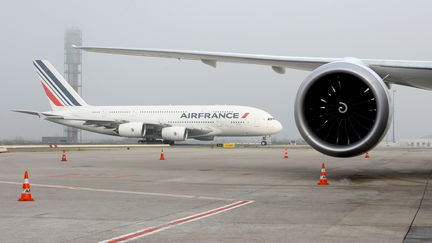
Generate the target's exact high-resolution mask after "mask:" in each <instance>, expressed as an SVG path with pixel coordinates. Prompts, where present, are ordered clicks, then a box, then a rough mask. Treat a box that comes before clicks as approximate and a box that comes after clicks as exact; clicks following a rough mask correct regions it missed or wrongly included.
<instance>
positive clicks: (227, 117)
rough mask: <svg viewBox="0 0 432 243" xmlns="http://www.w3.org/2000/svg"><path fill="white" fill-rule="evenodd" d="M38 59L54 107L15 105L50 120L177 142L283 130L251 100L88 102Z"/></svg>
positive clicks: (148, 140) (147, 139)
mask: <svg viewBox="0 0 432 243" xmlns="http://www.w3.org/2000/svg"><path fill="white" fill-rule="evenodd" d="M33 64H34V66H35V68H36V72H37V74H38V76H39V78H40V82H41V84H42V87H43V90H44V91H45V94H46V96H47V98H48V101H49V103H50V105H51V108H52V110H51V111H46V112H38V111H28V110H13V111H15V112H20V113H25V114H30V115H35V116H38V117H39V118H42V119H45V120H47V121H50V122H54V123H58V124H61V125H64V126H69V127H74V128H79V129H82V130H87V131H90V132H95V133H101V134H107V135H113V136H120V137H128V138H138V139H140V140H138V142H139V143H154V142H156V141H159V140H162V141H163V142H164V143H169V144H174V142H176V141H185V140H186V139H189V138H193V139H196V140H202V141H212V140H213V139H214V137H234V136H235V137H241V136H262V137H263V140H262V141H261V145H267V138H268V137H269V136H270V135H273V134H276V133H278V132H280V131H281V130H282V125H281V123H280V122H279V121H277V120H276V119H275V118H274V117H273V116H272V115H270V114H269V113H267V112H265V111H263V110H260V109H257V108H254V107H248V106H235V105H201V106H199V105H184V106H174V105H173V106H171V105H169V106H92V105H89V104H87V103H86V102H85V101H84V100H83V99H82V98H81V97H80V96H79V94H78V93H77V92H76V91H75V90H74V89H73V88H72V87H71V86H70V85H69V83H68V82H67V81H66V80H65V79H64V77H63V76H62V75H61V74H60V73H59V72H58V71H57V70H56V69H55V68H54V66H53V65H52V64H51V63H50V62H48V61H46V60H35V61H33Z"/></svg>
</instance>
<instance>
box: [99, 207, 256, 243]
mask: <svg viewBox="0 0 432 243" xmlns="http://www.w3.org/2000/svg"><path fill="white" fill-rule="evenodd" d="M252 202H253V201H238V202H235V203H231V204H228V205H225V206H223V207H219V208H215V209H212V210H210V211H206V212H202V213H198V214H195V215H192V216H188V217H185V218H181V219H176V220H173V221H171V222H168V223H166V224H162V225H158V226H154V227H150V228H145V229H142V230H139V231H136V232H132V233H130V234H126V235H121V236H119V237H115V238H112V239H109V240H104V241H101V242H103V243H118V242H126V241H130V240H136V239H138V238H141V237H144V236H148V235H151V234H153V233H156V232H159V231H163V230H166V229H169V228H172V227H174V226H178V225H181V224H186V223H190V222H193V221H196V220H200V219H203V218H206V217H210V216H213V215H216V214H219V213H222V212H226V211H228V210H231V209H234V208H237V207H241V206H244V205H247V204H249V203H252Z"/></svg>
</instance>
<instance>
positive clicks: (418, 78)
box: [76, 46, 432, 89]
mask: <svg viewBox="0 0 432 243" xmlns="http://www.w3.org/2000/svg"><path fill="white" fill-rule="evenodd" d="M76 48H79V49H81V50H84V51H90V52H99V53H109V54H120V55H132V56H149V57H164V58H175V59H179V60H180V59H185V60H198V61H201V62H203V63H204V64H207V65H210V66H212V67H216V64H217V62H229V63H245V64H256V65H265V66H271V67H272V69H273V71H275V72H277V73H281V74H283V73H285V69H286V68H290V69H298V70H305V71H312V70H314V69H316V68H317V67H319V66H321V65H324V64H326V63H330V62H335V61H342V60H344V58H323V57H291V56H268V55H254V54H241V53H224V52H204V51H180V50H164V49H133V48H115V47H114V48H113V47H90V46H80V47H76ZM360 60H361V61H362V62H363V63H364V64H365V65H367V66H369V67H370V68H371V69H372V70H374V71H375V72H377V73H378V74H379V75H380V76H381V77H383V78H384V77H385V82H387V83H394V84H400V85H406V86H412V87H417V88H422V89H432V62H430V61H399V60H378V59H360Z"/></svg>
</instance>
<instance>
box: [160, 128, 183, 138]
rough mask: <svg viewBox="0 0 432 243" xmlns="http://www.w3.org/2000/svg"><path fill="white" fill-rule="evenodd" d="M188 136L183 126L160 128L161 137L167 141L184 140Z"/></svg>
mask: <svg viewBox="0 0 432 243" xmlns="http://www.w3.org/2000/svg"><path fill="white" fill-rule="evenodd" d="M187 137H188V132H187V130H186V128H185V127H164V128H162V139H164V140H169V141H184V140H186V139H187Z"/></svg>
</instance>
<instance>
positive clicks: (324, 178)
mask: <svg viewBox="0 0 432 243" xmlns="http://www.w3.org/2000/svg"><path fill="white" fill-rule="evenodd" d="M328 184H329V183H328V180H327V172H326V169H325V164H324V163H322V166H321V176H320V180H319V182H318V185H320V186H326V185H328Z"/></svg>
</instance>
